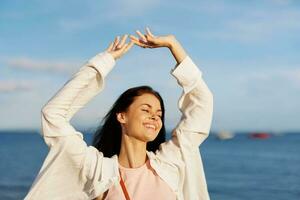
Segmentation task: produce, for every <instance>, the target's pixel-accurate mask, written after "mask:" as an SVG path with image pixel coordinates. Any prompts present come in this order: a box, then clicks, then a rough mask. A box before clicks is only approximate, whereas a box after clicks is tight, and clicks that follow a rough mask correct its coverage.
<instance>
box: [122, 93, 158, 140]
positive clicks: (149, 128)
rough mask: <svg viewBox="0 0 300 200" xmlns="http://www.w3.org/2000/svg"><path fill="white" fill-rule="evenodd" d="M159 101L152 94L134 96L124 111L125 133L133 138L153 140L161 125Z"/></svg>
mask: <svg viewBox="0 0 300 200" xmlns="http://www.w3.org/2000/svg"><path fill="white" fill-rule="evenodd" d="M161 116H162V110H161V106H160V102H159V100H158V99H157V97H156V96H154V95H153V94H148V93H145V94H143V95H141V96H138V97H136V99H135V100H134V102H133V103H132V104H131V105H130V106H129V109H128V111H127V112H126V113H125V118H126V122H125V123H124V127H125V129H126V134H127V135H128V136H130V137H134V138H135V139H138V140H141V141H144V142H149V141H153V140H154V139H155V138H156V137H157V135H158V133H159V131H160V129H161V127H162V120H161Z"/></svg>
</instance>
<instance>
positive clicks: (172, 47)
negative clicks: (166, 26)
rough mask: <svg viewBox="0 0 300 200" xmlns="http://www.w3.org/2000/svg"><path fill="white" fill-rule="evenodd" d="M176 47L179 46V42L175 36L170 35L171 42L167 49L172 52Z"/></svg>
mask: <svg viewBox="0 0 300 200" xmlns="http://www.w3.org/2000/svg"><path fill="white" fill-rule="evenodd" d="M176 46H178V41H177V40H176V38H175V36H174V35H170V40H169V42H168V44H167V47H168V48H169V49H170V50H172V49H174V48H176Z"/></svg>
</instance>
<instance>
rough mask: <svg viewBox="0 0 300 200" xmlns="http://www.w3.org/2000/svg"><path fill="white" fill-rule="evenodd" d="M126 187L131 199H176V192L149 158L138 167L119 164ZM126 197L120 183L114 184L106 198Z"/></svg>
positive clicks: (118, 199)
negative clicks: (158, 173) (154, 167)
mask: <svg viewBox="0 0 300 200" xmlns="http://www.w3.org/2000/svg"><path fill="white" fill-rule="evenodd" d="M119 168H120V171H121V175H122V177H123V180H124V183H125V186H126V189H127V191H128V193H129V197H130V199H131V200H141V199H143V200H153V199H155V200H175V199H176V196H175V193H174V192H173V191H172V190H171V188H170V187H169V186H168V185H167V183H166V182H164V181H163V180H162V179H161V178H160V177H159V176H158V175H157V174H156V172H155V171H154V170H153V168H152V167H151V165H150V162H149V159H148V160H147V162H146V163H145V164H144V165H142V166H141V167H138V168H125V167H123V166H121V165H119ZM122 199H125V196H124V194H123V191H122V188H121V185H120V184H116V185H113V186H112V187H111V188H110V189H109V191H108V193H107V196H106V198H105V200H122Z"/></svg>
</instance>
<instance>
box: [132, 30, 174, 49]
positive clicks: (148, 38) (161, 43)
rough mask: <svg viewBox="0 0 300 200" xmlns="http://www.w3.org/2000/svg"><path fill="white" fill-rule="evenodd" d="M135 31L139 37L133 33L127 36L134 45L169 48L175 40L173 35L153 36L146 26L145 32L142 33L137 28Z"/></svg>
mask: <svg viewBox="0 0 300 200" xmlns="http://www.w3.org/2000/svg"><path fill="white" fill-rule="evenodd" d="M136 33H137V34H138V35H139V38H137V37H135V36H134V35H130V36H129V37H130V39H131V41H133V42H134V43H135V44H136V45H138V46H140V47H143V48H158V47H168V48H170V47H171V45H172V44H173V43H174V42H175V37H174V36H173V35H166V36H154V35H153V34H152V33H151V31H150V29H149V28H148V27H147V28H146V34H142V33H141V32H140V31H139V30H137V31H136Z"/></svg>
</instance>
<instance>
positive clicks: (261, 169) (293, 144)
mask: <svg viewBox="0 0 300 200" xmlns="http://www.w3.org/2000/svg"><path fill="white" fill-rule="evenodd" d="M84 138H85V140H86V142H87V143H88V144H90V143H91V139H92V134H84ZM47 152H48V147H47V146H46V144H45V143H44V140H43V138H42V137H41V136H40V134H39V133H38V132H35V131H33V132H31V131H30V132H28V131H18V132H7V131H4V132H3V131H2V132H0V199H1V200H2V199H3V200H17V199H23V198H24V197H25V195H26V193H27V192H28V190H29V188H30V186H31V184H32V182H33V181H34V179H35V177H36V175H37V173H38V171H39V169H40V167H41V166H42V163H43V161H44V159H45V156H46V155H47ZM200 152H201V155H202V160H203V164H204V170H205V175H206V180H207V185H208V190H209V194H210V197H211V199H212V200H300V134H297V133H290V134H281V135H272V136H271V137H270V138H269V139H265V140H262V139H251V138H250V137H249V136H248V135H247V134H236V136H235V137H234V138H233V139H230V140H218V139H216V137H215V136H214V135H213V134H211V135H210V136H209V137H208V138H207V140H206V141H205V142H204V143H203V144H202V145H201V146H200Z"/></svg>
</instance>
